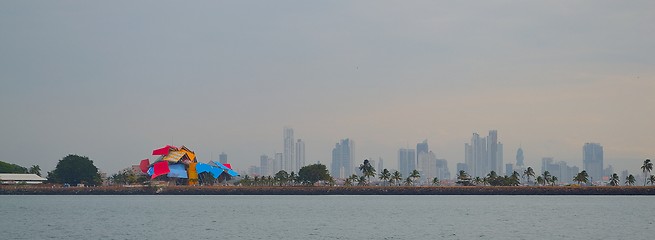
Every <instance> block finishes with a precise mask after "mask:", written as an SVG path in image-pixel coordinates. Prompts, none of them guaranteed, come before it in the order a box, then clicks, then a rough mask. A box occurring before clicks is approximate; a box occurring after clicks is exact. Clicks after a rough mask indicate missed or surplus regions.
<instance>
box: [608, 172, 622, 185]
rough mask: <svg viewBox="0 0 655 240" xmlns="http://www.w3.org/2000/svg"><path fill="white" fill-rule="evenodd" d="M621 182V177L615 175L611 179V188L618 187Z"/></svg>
mask: <svg viewBox="0 0 655 240" xmlns="http://www.w3.org/2000/svg"><path fill="white" fill-rule="evenodd" d="M620 181H621V179H620V178H619V175H618V174H616V173H614V174H612V176H611V177H610V186H618V185H619V182H620Z"/></svg>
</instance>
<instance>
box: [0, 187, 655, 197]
mask: <svg viewBox="0 0 655 240" xmlns="http://www.w3.org/2000/svg"><path fill="white" fill-rule="evenodd" d="M0 195H655V186H591V187H587V186H586V187H580V186H517V187H516V186H515V187H501V186H443V187H442V186H429V187H428V186H420V187H406V186H386V187H381V186H353V187H329V186H327V187H325V186H319V187H317V186H262V187H257V186H248V187H238V186H144V187H141V186H139V187H122V186H101V187H67V188H61V187H55V188H53V187H42V186H38V187H37V186H8V185H5V186H0Z"/></svg>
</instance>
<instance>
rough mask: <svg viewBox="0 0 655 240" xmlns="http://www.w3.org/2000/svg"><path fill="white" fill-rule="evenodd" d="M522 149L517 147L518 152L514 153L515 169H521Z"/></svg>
mask: <svg viewBox="0 0 655 240" xmlns="http://www.w3.org/2000/svg"><path fill="white" fill-rule="evenodd" d="M523 160H524V157H523V149H522V148H521V147H519V150H517V151H516V166H517V167H523V164H524V163H523Z"/></svg>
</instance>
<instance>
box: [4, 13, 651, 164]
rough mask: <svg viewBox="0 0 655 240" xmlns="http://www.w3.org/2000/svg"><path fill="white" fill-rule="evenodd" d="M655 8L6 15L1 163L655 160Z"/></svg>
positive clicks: (574, 162) (623, 161)
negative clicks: (171, 149)
mask: <svg viewBox="0 0 655 240" xmlns="http://www.w3.org/2000/svg"><path fill="white" fill-rule="evenodd" d="M653 23H655V1H7V0H5V1H0V160H2V161H6V162H11V163H16V164H19V165H23V166H31V165H33V164H39V165H41V167H42V169H43V170H44V171H50V170H52V169H54V166H55V165H56V163H57V161H58V160H59V159H61V158H63V157H64V156H66V155H67V154H69V153H74V154H80V155H85V156H88V157H90V158H91V159H92V160H94V162H95V164H96V166H98V167H99V168H100V169H101V170H103V171H105V172H108V173H110V174H111V173H115V172H116V171H118V170H119V169H122V168H125V167H128V166H130V165H131V164H137V163H138V161H139V160H141V159H144V158H147V157H150V156H149V154H150V153H151V151H152V149H154V148H157V147H161V146H163V145H165V144H170V143H171V142H172V143H174V144H176V145H186V146H188V147H189V148H191V149H192V150H195V151H196V153H197V154H198V158H199V160H200V161H208V160H210V157H211V156H213V157H214V158H217V156H218V153H220V152H226V153H227V154H228V159H229V161H230V162H231V163H232V164H233V166H235V167H236V168H237V169H246V168H247V167H248V166H250V165H255V164H257V165H258V164H259V156H260V155H261V154H268V155H269V156H271V155H273V153H275V152H282V150H283V146H282V144H283V141H282V129H283V127H284V126H290V127H292V128H294V130H295V137H296V138H302V139H303V140H305V141H306V147H307V149H306V151H307V161H308V163H312V162H316V161H321V162H322V163H325V164H329V163H330V162H331V150H332V148H333V147H334V144H335V143H336V142H337V141H338V140H339V139H342V138H351V139H354V140H355V142H356V157H357V158H358V159H363V158H366V157H371V158H373V159H376V160H377V158H378V157H382V158H384V159H385V163H386V166H385V167H387V168H390V169H391V168H397V151H398V148H400V147H411V148H414V147H415V146H416V143H417V142H420V141H422V140H423V139H428V141H429V145H430V148H431V150H433V151H434V152H435V153H436V155H437V157H438V158H445V159H447V160H448V164H449V167H450V168H451V171H454V168H455V165H456V163H457V162H463V160H464V143H466V142H468V141H469V139H470V137H471V134H472V133H473V132H478V133H480V134H481V135H483V136H486V135H487V132H488V130H490V129H496V130H498V133H499V140H500V141H501V142H503V143H504V145H505V149H504V152H505V158H504V160H505V162H506V163H507V162H514V157H515V154H516V150H517V148H518V147H519V145H521V146H522V147H523V149H524V151H525V155H526V163H527V164H529V165H531V166H535V167H536V169H537V170H540V169H541V158H542V157H554V158H555V160H565V161H568V162H569V164H570V165H577V166H579V167H582V160H581V159H582V146H583V145H584V143H585V142H599V143H601V144H602V145H603V146H604V150H605V163H606V165H607V164H612V165H614V166H615V168H616V171H617V172H618V171H620V170H623V169H629V170H630V171H631V172H633V173H637V172H639V166H640V165H641V162H642V161H643V160H644V159H645V158H653V157H655V28H654V27H653Z"/></svg>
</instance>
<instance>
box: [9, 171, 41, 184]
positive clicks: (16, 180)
mask: <svg viewBox="0 0 655 240" xmlns="http://www.w3.org/2000/svg"><path fill="white" fill-rule="evenodd" d="M47 180H48V179H45V178H42V177H40V176H39V175H36V174H25V173H0V183H1V184H42V183H43V182H45V181H47Z"/></svg>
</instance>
